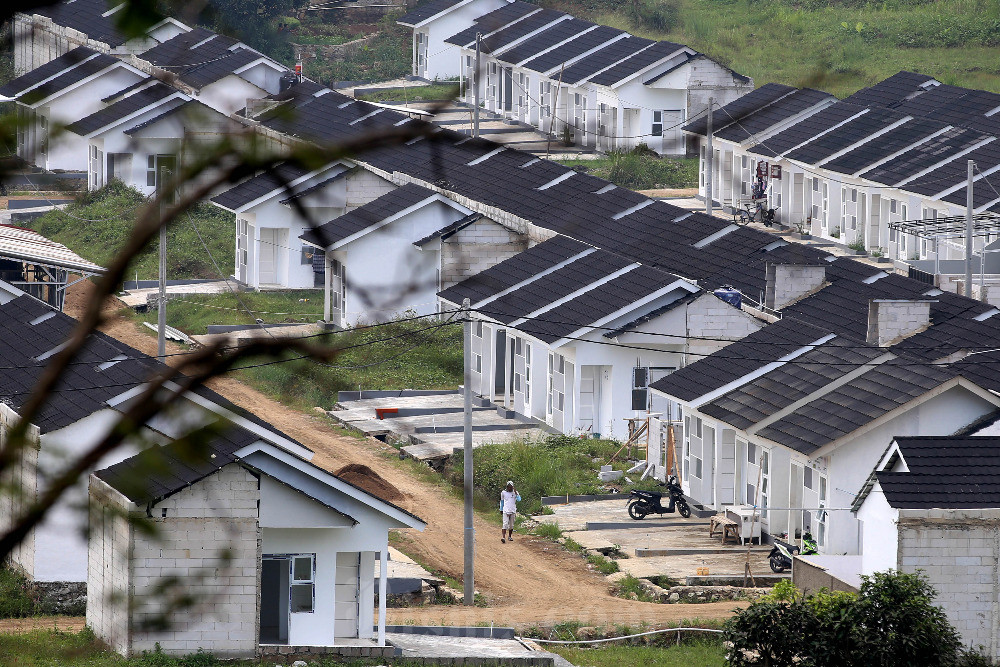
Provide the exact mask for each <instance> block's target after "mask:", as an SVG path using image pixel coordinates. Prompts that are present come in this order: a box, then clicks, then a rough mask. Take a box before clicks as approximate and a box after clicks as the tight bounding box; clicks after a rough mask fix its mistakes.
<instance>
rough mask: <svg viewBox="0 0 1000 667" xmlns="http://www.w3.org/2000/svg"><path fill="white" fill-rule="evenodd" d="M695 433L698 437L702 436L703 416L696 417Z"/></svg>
mask: <svg viewBox="0 0 1000 667" xmlns="http://www.w3.org/2000/svg"><path fill="white" fill-rule="evenodd" d="M694 435H695V437H697V438H700V437H701V417H695V418H694Z"/></svg>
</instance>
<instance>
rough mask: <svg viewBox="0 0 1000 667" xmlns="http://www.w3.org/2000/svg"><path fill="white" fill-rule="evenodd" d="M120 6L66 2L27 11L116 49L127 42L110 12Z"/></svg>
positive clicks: (90, 0)
mask: <svg viewBox="0 0 1000 667" xmlns="http://www.w3.org/2000/svg"><path fill="white" fill-rule="evenodd" d="M120 6H121V4H117V5H113V4H110V3H108V2H107V0H66V1H65V2H56V3H54V4H51V5H48V6H41V7H34V8H32V9H29V10H26V11H28V12H29V13H33V14H40V15H41V16H46V17H48V18H49V19H51V20H52V22H53V23H55V24H57V25H61V26H63V27H66V28H72V29H73V30H78V31H80V32H82V33H83V34H85V35H87V37H88V38H90V39H93V40H95V41H98V42H104V43H105V44H107V45H108V46H110V47H112V48H114V47H117V46H121V45H122V44H124V43H125V41H126V39H125V36H124V35H122V33H121V32H119V31H118V28H117V27H116V26H115V14H114V13H112V12H111V11H110V10H111V9H112V8H114V7H120Z"/></svg>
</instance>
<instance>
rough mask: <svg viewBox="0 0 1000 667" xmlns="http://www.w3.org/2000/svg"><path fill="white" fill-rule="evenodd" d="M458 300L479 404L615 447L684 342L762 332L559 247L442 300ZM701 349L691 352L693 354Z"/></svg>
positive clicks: (536, 252)
mask: <svg viewBox="0 0 1000 667" xmlns="http://www.w3.org/2000/svg"><path fill="white" fill-rule="evenodd" d="M440 296H441V298H442V300H443V301H445V302H446V303H447V304H448V305H449V306H460V305H461V303H462V301H463V300H464V299H466V298H468V299H469V300H470V302H471V306H472V310H473V312H474V314H475V317H476V320H477V321H476V326H475V327H474V328H473V339H472V355H473V360H474V361H473V364H472V366H473V387H474V390H475V391H476V393H477V394H479V395H481V396H483V397H484V398H488V399H490V400H492V401H496V402H497V403H502V404H504V405H505V406H506V407H507V408H508V409H510V410H513V411H514V412H516V413H518V414H520V415H523V416H526V417H532V418H536V419H539V420H541V421H544V422H546V423H547V424H548V425H550V426H552V427H553V428H555V429H557V430H559V431H560V432H563V433H578V432H585V433H599V434H601V435H602V436H605V437H621V436H622V435H623V434H624V433H625V432H626V424H625V422H624V419H626V418H628V417H635V416H642V415H643V414H644V413H646V412H647V411H648V410H650V409H653V410H654V411H669V406H668V405H666V404H663V405H660V404H659V403H652V404H651V403H650V397H649V392H648V389H647V387H648V386H649V384H650V382H652V381H655V380H657V379H659V378H660V377H663V376H665V375H668V374H669V373H672V372H673V371H675V370H676V369H678V368H680V367H681V366H682V365H683V364H684V359H685V355H686V353H688V352H689V341H688V337H689V336H690V337H696V338H697V337H700V336H712V335H715V336H718V338H719V342H718V343H710V344H708V345H709V347H711V348H712V349H716V348H717V347H718V346H719V345H722V344H724V343H722V341H723V340H725V339H726V338H727V337H729V338H731V339H732V340H736V339H738V338H740V337H742V336H744V335H746V334H748V333H750V332H753V331H756V330H757V329H759V328H760V327H761V326H763V324H764V322H763V321H761V320H758V319H757V318H755V317H754V316H753V315H751V314H749V313H744V312H742V311H739V310H737V309H735V308H732V307H731V306H729V305H727V304H725V303H724V302H722V301H721V300H719V299H718V298H717V297H715V296H714V295H712V294H706V293H704V292H701V291H700V290H699V289H698V288H697V286H695V285H694V284H692V283H691V282H688V281H686V280H684V279H682V278H680V277H678V276H676V275H672V274H669V273H665V272H663V271H658V270H655V269H651V268H649V267H644V266H642V265H640V264H638V263H634V262H630V261H628V260H625V259H623V258H621V257H616V256H614V255H612V254H610V253H608V252H605V251H601V250H597V249H595V248H593V247H590V246H587V245H585V244H582V243H579V242H577V241H573V240H571V239H568V238H566V237H562V236H557V237H555V238H553V239H550V240H548V241H545V242H543V243H540V244H538V245H536V246H534V247H532V248H531V249H529V250H527V251H525V252H523V253H521V254H519V255H516V256H514V257H513V258H511V259H509V260H506V261H504V262H501V263H499V264H497V265H496V266H494V267H493V268H492V269H488V270H486V271H483V272H482V273H480V274H478V275H476V276H473V277H472V278H469V279H467V280H465V281H463V282H461V283H458V284H457V285H455V286H454V287H452V288H449V289H446V290H444V291H442V292H441V294H440ZM701 344H702V343H699V342H695V343H694V345H695V346H696V347H697V346H698V345H701Z"/></svg>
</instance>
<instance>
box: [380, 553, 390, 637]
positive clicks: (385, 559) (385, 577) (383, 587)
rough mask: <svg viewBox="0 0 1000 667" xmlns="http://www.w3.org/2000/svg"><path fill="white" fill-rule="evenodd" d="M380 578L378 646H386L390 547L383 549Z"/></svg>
mask: <svg viewBox="0 0 1000 667" xmlns="http://www.w3.org/2000/svg"><path fill="white" fill-rule="evenodd" d="M378 566H379V577H378V645H379V646H385V598H386V595H387V593H388V590H389V545H388V543H387V544H386V545H385V546H383V547H382V554H381V555H380V556H379V561H378Z"/></svg>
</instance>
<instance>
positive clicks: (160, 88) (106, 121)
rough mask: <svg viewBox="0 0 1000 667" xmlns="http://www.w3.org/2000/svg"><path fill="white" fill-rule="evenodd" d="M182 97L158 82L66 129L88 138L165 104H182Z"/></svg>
mask: <svg viewBox="0 0 1000 667" xmlns="http://www.w3.org/2000/svg"><path fill="white" fill-rule="evenodd" d="M182 95H183V93H181V92H179V91H177V90H175V89H174V88H171V87H170V86H167V85H165V84H162V83H159V82H156V83H153V84H151V85H149V86H147V87H146V88H142V89H140V90H137V91H135V92H134V93H132V94H131V95H128V96H127V97H123V98H122V99H120V100H118V101H117V102H114V103H113V104H111V105H110V106H107V107H105V108H103V109H101V110H100V111H96V112H94V113H92V114H90V115H89V116H86V117H84V118H81V119H80V120H78V121H76V122H75V123H70V124H69V125H67V126H66V129H67V130H69V131H70V132H75V133H76V134H79V135H80V136H83V137H86V136H89V135H91V134H94V133H95V132H99V131H100V130H103V129H104V128H106V127H108V126H109V125H113V124H115V123H117V122H119V121H122V120H124V119H125V118H128V117H129V116H132V115H133V114H137V113H140V112H144V111H147V110H152V109H156V108H158V107H160V106H161V105H163V104H176V105H179V104H182V102H181V99H182ZM178 98H181V99H178Z"/></svg>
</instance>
